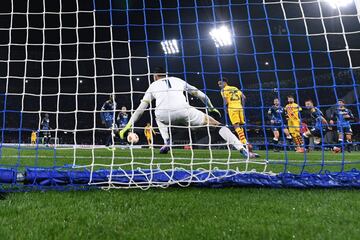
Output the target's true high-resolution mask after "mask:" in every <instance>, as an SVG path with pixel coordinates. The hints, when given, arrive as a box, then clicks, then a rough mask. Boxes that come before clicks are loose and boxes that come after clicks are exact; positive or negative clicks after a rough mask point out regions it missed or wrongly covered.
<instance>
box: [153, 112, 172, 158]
mask: <svg viewBox="0 0 360 240" xmlns="http://www.w3.org/2000/svg"><path fill="white" fill-rule="evenodd" d="M165 122H166V117H163V118H162V117H156V124H157V125H158V128H159V132H160V135H161V137H162V139H163V141H164V146H162V147H161V148H160V153H164V154H165V153H168V152H169V151H170V147H169V145H170V136H169V128H168V125H167V124H165Z"/></svg>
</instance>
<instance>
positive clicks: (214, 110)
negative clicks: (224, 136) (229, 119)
mask: <svg viewBox="0 0 360 240" xmlns="http://www.w3.org/2000/svg"><path fill="white" fill-rule="evenodd" d="M209 112H211V113H216V114H217V115H219V117H221V113H220V112H219V110H217V109H216V108H210V109H209Z"/></svg>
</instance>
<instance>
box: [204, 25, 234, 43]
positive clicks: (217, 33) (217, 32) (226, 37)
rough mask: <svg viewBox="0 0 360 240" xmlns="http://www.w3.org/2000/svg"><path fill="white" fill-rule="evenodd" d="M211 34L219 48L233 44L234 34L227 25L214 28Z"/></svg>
mask: <svg viewBox="0 0 360 240" xmlns="http://www.w3.org/2000/svg"><path fill="white" fill-rule="evenodd" d="M209 34H210V36H211V38H212V39H213V40H214V43H215V46H216V47H217V48H219V47H224V46H231V45H232V44H233V39H232V35H231V32H230V30H229V28H228V27H227V26H221V27H219V28H214V29H213V30H211V31H210V32H209Z"/></svg>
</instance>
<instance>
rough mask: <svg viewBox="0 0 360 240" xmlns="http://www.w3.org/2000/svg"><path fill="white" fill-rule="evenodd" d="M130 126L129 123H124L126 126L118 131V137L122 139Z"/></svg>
mask: <svg viewBox="0 0 360 240" xmlns="http://www.w3.org/2000/svg"><path fill="white" fill-rule="evenodd" d="M130 128H131V123H128V124H126V126H125V127H124V128H123V129H122V130H121V131H120V132H119V137H120V138H121V139H124V137H125V133H126V132H127V131H129V129H130Z"/></svg>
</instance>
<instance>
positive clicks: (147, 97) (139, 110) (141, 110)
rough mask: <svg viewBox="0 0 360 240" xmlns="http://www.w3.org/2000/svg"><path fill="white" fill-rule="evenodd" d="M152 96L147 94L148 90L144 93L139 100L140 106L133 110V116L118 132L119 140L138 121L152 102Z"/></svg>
mask: <svg viewBox="0 0 360 240" xmlns="http://www.w3.org/2000/svg"><path fill="white" fill-rule="evenodd" d="M152 99H153V97H152V94H151V93H150V92H149V89H148V90H147V91H146V93H145V95H144V97H143V99H142V100H141V103H140V105H139V106H138V107H137V109H136V110H135V112H134V114H133V115H132V116H131V118H130V120H129V122H128V123H127V124H126V126H125V127H124V128H123V129H122V130H121V131H120V132H119V136H120V138H121V139H124V135H125V133H126V132H127V131H128V130H129V129H130V128H131V127H132V126H134V124H135V123H136V122H137V121H138V120H139V118H140V117H141V116H142V115H143V113H144V112H145V110H146V109H147V108H148V106H149V105H150V103H151V101H152Z"/></svg>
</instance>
